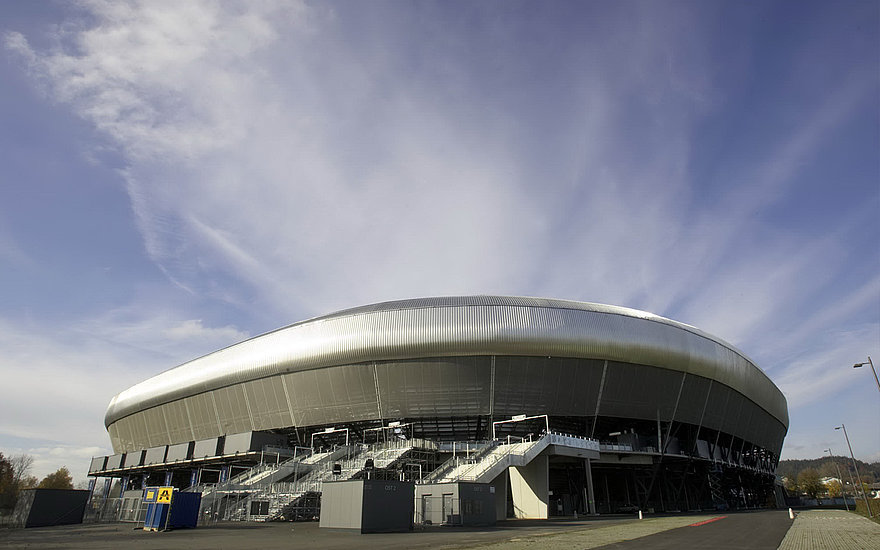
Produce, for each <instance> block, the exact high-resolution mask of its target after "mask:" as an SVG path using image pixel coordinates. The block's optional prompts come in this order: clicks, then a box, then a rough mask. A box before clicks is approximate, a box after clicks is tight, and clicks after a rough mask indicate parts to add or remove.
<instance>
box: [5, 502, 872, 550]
mask: <svg viewBox="0 0 880 550" xmlns="http://www.w3.org/2000/svg"><path fill="white" fill-rule="evenodd" d="M704 522H705V523H704ZM695 524H699V525H695ZM789 528H791V529H789ZM786 531H788V535H786ZM780 543H781V544H782V545H781V546H780ZM364 547H376V548H383V549H388V550H404V549H425V550H427V549H431V550H440V549H442V550H453V549H455V550H459V549H471V548H474V549H476V548H479V549H480V550H535V549H540V550H583V549H588V548H602V549H604V550H619V549H625V548H629V549H638V550H660V549H667V548H668V549H672V548H674V549H676V550H680V549H683V548H688V549H690V548H696V549H700V548H706V549H709V548H711V549H712V550H730V549H742V550H751V549H768V550H776V548H777V547H778V548H780V549H781V550H831V549H833V550H868V549H877V550H880V526H878V525H876V524H874V523H871V522H869V521H868V520H866V519H864V518H861V517H859V516H855V515H854V514H848V513H847V512H835V511H806V512H803V513H801V514H800V515H799V516H798V518H797V520H795V521H794V522H792V521H791V520H790V519H789V518H788V512H787V511H773V510H771V511H758V512H743V513H730V514H726V515H720V514H711V515H709V514H704V515H692V516H668V517H655V516H647V517H646V518H645V519H644V520H642V521H639V520H638V519H635V518H631V517H616V518H608V517H603V518H600V519H592V518H591V519H584V518H581V519H580V520H560V519H554V520H549V521H507V522H501V523H499V525H498V526H497V527H494V528H470V529H466V528H460V527H432V528H427V529H424V530H416V531H413V532H410V533H395V534H375V535H361V534H360V533H357V532H352V531H346V530H339V529H319V528H318V524H317V523H294V524H291V523H232V524H219V525H217V526H214V527H204V528H199V529H192V530H179V531H172V532H169V533H148V532H144V531H143V530H133V529H132V525H131V524H109V525H107V524H103V525H71V526H62V527H45V528H38V529H14V530H9V529H0V548H2V549H5V548H65V549H84V550H103V549H111V548H112V549H116V548H130V549H139V548H185V549H186V550H201V549H205V550H207V549H211V550H216V549H224V548H229V549H235V550H240V549H241V548H266V549H270V548H297V549H301V550H307V549H321V550H344V549H348V548H364Z"/></svg>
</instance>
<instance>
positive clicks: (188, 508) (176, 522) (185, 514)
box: [166, 491, 202, 529]
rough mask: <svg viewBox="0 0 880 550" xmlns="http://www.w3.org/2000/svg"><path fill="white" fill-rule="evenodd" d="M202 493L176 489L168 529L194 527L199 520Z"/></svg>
mask: <svg viewBox="0 0 880 550" xmlns="http://www.w3.org/2000/svg"><path fill="white" fill-rule="evenodd" d="M201 503H202V493H183V492H180V491H174V497H173V498H172V499H171V510H170V511H169V512H168V523H167V525H166V528H167V529H180V528H185V527H189V528H194V527H195V526H196V524H197V523H198V521H199V506H200V505H201Z"/></svg>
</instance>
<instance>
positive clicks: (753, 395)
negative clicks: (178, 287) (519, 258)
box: [105, 296, 788, 428]
mask: <svg viewBox="0 0 880 550" xmlns="http://www.w3.org/2000/svg"><path fill="white" fill-rule="evenodd" d="M472 355H525V356H529V355H531V356H555V357H572V358H584V359H603V360H609V361H619V362H626V363H634V364H640V365H648V366H654V367H660V368H665V369H669V370H673V371H679V372H687V373H690V374H695V375H699V376H702V377H705V378H709V379H712V380H716V381H717V382H721V383H723V384H725V385H726V386H729V387H730V388H732V389H734V390H736V391H738V392H740V393H741V394H743V395H744V396H746V397H747V398H749V399H750V400H752V401H753V402H755V403H756V404H757V405H758V406H760V407H761V408H762V409H764V410H765V411H767V412H768V413H769V414H771V415H772V416H773V417H775V418H776V419H777V420H779V421H780V422H781V423H782V424H783V425H784V426H785V427H786V428H787V427H788V409H787V404H786V401H785V397H784V396H783V395H782V392H780V391H779V389H778V388H777V387H776V386H775V385H774V384H773V382H771V381H770V379H769V378H768V377H767V375H766V374H765V373H764V372H763V371H762V370H761V369H760V368H758V367H757V366H756V365H755V364H754V363H753V362H752V361H751V360H749V359H748V358H747V357H746V356H745V355H744V354H743V353H741V352H739V351H738V350H736V349H735V348H734V347H733V346H731V345H730V344H727V343H726V342H724V341H722V340H720V339H718V338H716V337H714V336H711V335H709V334H707V333H705V332H703V331H701V330H699V329H696V328H694V327H692V326H689V325H685V324H683V323H679V322H676V321H672V320H670V319H666V318H663V317H659V316H657V315H653V314H651V313H647V312H644V311H638V310H634V309H629V308H623V307H616V306H609V305H602V304H592V303H585V302H573V301H566V300H552V299H545V298H528V297H498V296H458V297H444V298H423V299H412V300H402V301H395V302H384V303H380V304H372V305H367V306H362V307H358V308H353V309H349V310H344V311H340V312H337V313H333V314H330V315H326V316H322V317H317V318H314V319H311V320H308V321H303V322H300V323H296V324H293V325H290V326H288V327H284V328H281V329H278V330H275V331H273V332H270V333H267V334H264V335H261V336H257V337H255V338H251V339H249V340H246V341H244V342H241V343H238V344H235V345H233V346H230V347H227V348H225V349H222V350H219V351H216V352H214V353H211V354H209V355H206V356H203V357H200V358H198V359H194V360H192V361H189V362H187V363H184V364H183V365H180V366H178V367H175V368H173V369H170V370H168V371H165V372H163V373H161V374H158V375H156V376H154V377H152V378H150V379H148V380H145V381H144V382H141V383H139V384H137V385H135V386H132V387H131V388H129V389H127V390H125V391H123V392H121V393H120V394H118V395H117V396H115V397H114V398H113V399H112V400H111V402H110V405H109V407H108V409H107V413H106V416H105V425H106V426H108V427H109V426H110V425H111V424H112V423H114V422H116V421H117V420H119V419H121V418H124V417H126V416H129V415H131V414H134V413H136V412H139V411H143V410H146V409H149V408H151V407H155V406H157V405H161V404H164V403H169V402H172V401H176V400H179V399H183V398H186V397H189V396H193V395H197V394H200V393H203V392H206V391H210V390H214V389H217V388H222V387H225V386H230V385H233V384H239V383H242V382H247V381H251V380H257V379H261V378H265V377H268V376H273V375H278V374H285V373H292V372H298V371H304V370H309V369H319V368H323V367H333V366H339V365H351V364H357V363H367V362H371V361H383V360H396V359H419V358H430V357H443V356H472Z"/></svg>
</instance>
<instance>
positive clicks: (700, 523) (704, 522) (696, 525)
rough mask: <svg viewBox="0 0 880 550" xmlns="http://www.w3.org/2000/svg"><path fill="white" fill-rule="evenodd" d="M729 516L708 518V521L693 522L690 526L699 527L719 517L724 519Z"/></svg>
mask: <svg viewBox="0 0 880 550" xmlns="http://www.w3.org/2000/svg"><path fill="white" fill-rule="evenodd" d="M726 517H727V516H721V517H719V518H712V519H707V520H706V521H701V522H699V523H691V524H690V525H688V527H699V526H700V525H706V524H707V523H712V522H713V521H718V520H719V519H724V518H726Z"/></svg>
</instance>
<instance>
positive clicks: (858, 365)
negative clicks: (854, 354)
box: [853, 355, 880, 391]
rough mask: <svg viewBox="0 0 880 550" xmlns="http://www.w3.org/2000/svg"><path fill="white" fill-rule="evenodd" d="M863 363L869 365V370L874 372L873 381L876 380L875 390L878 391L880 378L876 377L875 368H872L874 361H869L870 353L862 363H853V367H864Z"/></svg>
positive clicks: (879, 389)
mask: <svg viewBox="0 0 880 550" xmlns="http://www.w3.org/2000/svg"><path fill="white" fill-rule="evenodd" d="M865 365H871V372H873V373H874V382H877V391H880V378H877V369H875V368H874V362H873V361H871V356H870V355H869V356H868V360H867V361H865V362H864V363H856V364H855V365H853V368H854V369H857V368H859V367H864V366H865Z"/></svg>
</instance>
